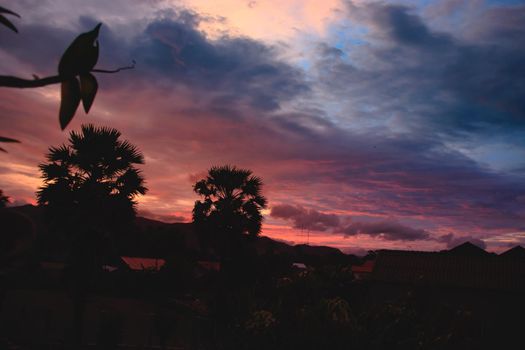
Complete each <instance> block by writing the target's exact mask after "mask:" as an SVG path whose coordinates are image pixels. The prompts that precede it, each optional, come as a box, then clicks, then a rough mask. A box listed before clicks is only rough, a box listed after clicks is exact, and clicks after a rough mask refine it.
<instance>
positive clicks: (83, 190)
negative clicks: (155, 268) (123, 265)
mask: <svg viewBox="0 0 525 350" xmlns="http://www.w3.org/2000/svg"><path fill="white" fill-rule="evenodd" d="M120 136H121V134H120V132H119V131H118V130H116V129H112V128H106V127H95V126H93V125H91V124H90V125H82V127H81V131H80V132H74V131H73V132H71V133H70V134H69V144H68V145H65V144H63V145H61V146H59V147H51V148H50V149H49V153H48V154H47V156H46V158H47V161H48V162H47V163H43V164H40V165H39V167H40V170H41V172H42V177H43V179H44V186H42V187H40V188H39V190H38V192H37V198H38V203H39V204H40V205H45V208H46V212H47V216H48V220H49V221H48V224H49V226H50V228H51V231H57V232H60V233H61V234H65V233H67V235H66V237H65V238H66V241H68V244H69V258H68V264H67V271H66V276H65V277H66V280H67V281H68V284H69V288H70V293H71V296H72V298H73V301H74V315H73V324H74V333H73V339H74V342H75V345H76V346H77V347H78V346H79V344H80V342H81V339H82V329H83V326H82V323H83V314H84V310H85V305H86V293H87V290H88V288H89V286H90V285H91V281H92V280H93V279H94V278H95V276H96V271H97V270H99V269H100V267H101V265H102V263H103V259H104V258H105V257H108V256H110V255H114V254H115V247H114V246H113V243H112V242H113V241H114V238H115V237H114V234H115V233H117V232H118V230H119V229H120V228H125V227H126V224H127V223H131V222H132V219H133V218H134V217H135V204H136V203H135V201H134V199H135V197H136V196H138V195H141V194H145V193H146V191H147V189H146V187H145V186H144V178H143V177H142V175H141V173H140V171H139V170H138V169H137V168H135V165H136V164H143V163H144V157H143V155H142V153H140V152H139V151H138V149H137V148H136V147H135V146H133V145H132V144H130V143H129V142H128V141H122V140H120V139H119V138H120ZM122 231H125V229H123V230H122Z"/></svg>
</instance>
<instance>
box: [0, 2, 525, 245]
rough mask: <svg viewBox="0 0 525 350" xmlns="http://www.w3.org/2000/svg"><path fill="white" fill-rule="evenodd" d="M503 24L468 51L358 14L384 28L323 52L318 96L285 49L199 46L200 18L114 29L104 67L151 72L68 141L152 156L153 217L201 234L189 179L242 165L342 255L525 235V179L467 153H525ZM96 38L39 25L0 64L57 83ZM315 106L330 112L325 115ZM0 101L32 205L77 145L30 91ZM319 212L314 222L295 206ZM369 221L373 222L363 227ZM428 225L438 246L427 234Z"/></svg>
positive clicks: (104, 91) (389, 15)
mask: <svg viewBox="0 0 525 350" xmlns="http://www.w3.org/2000/svg"><path fill="white" fill-rule="evenodd" d="M490 11H493V9H490V10H487V12H486V13H485V15H484V16H485V17H483V18H485V22H484V23H485V24H483V23H481V22H479V23H478V22H476V23H470V24H469V27H468V28H469V29H468V30H469V33H468V35H466V34H465V35H463V36H462V35H454V34H453V33H450V32H447V33H445V32H440V31H437V30H436V29H434V28H431V27H430V26H429V25H428V24H427V23H426V21H425V19H424V18H422V17H420V16H419V15H418V14H417V13H416V12H414V11H412V10H410V9H408V8H406V7H402V6H393V5H381V4H375V5H364V6H357V11H354V12H353V13H354V14H353V15H352V16H353V17H352V20H353V21H354V22H355V23H360V25H362V26H365V27H367V28H368V29H369V30H368V32H366V33H364V34H363V40H365V39H366V40H365V44H360V45H356V46H355V47H351V49H348V48H335V47H332V46H330V45H328V44H323V45H320V46H319V50H318V53H319V56H318V60H317V61H316V62H315V64H314V71H315V72H316V74H318V75H317V78H319V79H318V80H316V79H311V78H312V77H309V78H310V79H308V80H306V79H305V77H304V73H303V72H302V71H301V69H299V68H297V67H295V66H293V65H291V64H289V63H286V62H285V61H283V60H281V59H279V52H278V50H277V49H275V48H273V47H272V46H270V45H267V44H264V43H261V42H258V41H254V40H251V39H247V38H232V37H227V36H224V37H220V38H217V39H210V38H209V37H207V36H205V35H204V34H202V33H201V32H200V31H199V30H198V25H199V23H201V22H200V21H205V20H206V19H205V18H202V17H200V16H199V15H196V14H194V13H191V12H187V11H178V12H177V13H164V14H161V15H159V16H158V18H155V19H152V20H149V19H148V21H147V23H139V24H140V25H139V24H137V27H138V28H140V30H137V32H138V34H136V35H135V34H133V35H128V33H125V32H122V31H120V30H117V29H115V27H112V26H111V23H105V24H104V26H103V27H102V30H101V37H100V44H101V56H100V66H101V67H102V68H114V67H118V66H122V65H127V64H129V62H130V61H131V59H135V60H136V61H137V66H136V68H135V70H133V71H125V72H121V73H119V74H116V75H102V74H98V75H97V78H98V79H99V83H100V90H99V93H98V96H97V99H96V101H95V104H94V107H93V110H92V112H90V114H89V116H85V115H84V114H83V112H79V113H78V114H77V116H76V117H75V119H74V120H73V122H72V126H71V128H77V127H78V126H79V125H80V123H82V122H86V120H89V121H90V122H91V121H93V122H95V123H99V124H104V125H110V126H112V127H116V128H118V129H119V130H122V132H123V135H124V136H125V138H126V139H129V140H130V141H131V142H133V143H134V144H136V145H137V146H138V147H139V148H140V149H142V150H143V151H144V154H145V156H146V165H145V166H144V174H145V176H146V178H147V180H148V187H149V188H150V192H149V194H148V196H147V197H145V198H146V200H145V201H144V202H143V203H140V206H141V207H145V208H147V209H148V210H150V211H152V212H155V214H156V215H170V214H172V213H177V215H183V216H184V215H185V216H187V217H189V216H190V212H191V206H192V203H193V202H194V200H195V194H194V193H193V192H192V190H191V183H189V182H188V180H187V178H188V176H187V175H188V174H192V173H200V172H205V171H206V169H207V168H208V167H209V166H211V165H212V164H221V163H230V164H237V165H239V166H242V167H246V168H250V169H252V170H254V172H255V173H256V174H257V175H260V176H261V177H262V178H263V179H264V182H265V195H267V196H268V198H269V200H270V203H274V202H275V203H287V205H281V206H274V209H273V210H272V214H271V216H272V217H274V218H282V219H285V220H287V221H288V222H290V223H291V224H292V226H294V227H296V228H305V229H311V230H318V231H321V232H326V233H327V236H331V237H334V240H335V237H336V235H339V237H340V236H341V235H343V234H344V231H345V229H348V232H347V233H346V234H347V235H355V234H358V235H361V236H363V235H364V236H369V237H377V238H379V239H382V240H385V241H386V240H390V241H402V240H420V241H433V242H434V243H436V242H441V243H445V244H447V242H445V241H436V240H435V239H433V238H431V237H429V235H437V234H441V235H443V233H445V232H454V234H455V235H456V234H457V233H458V232H461V233H462V234H465V235H471V236H472V237H478V236H479V237H488V236H490V235H497V234H500V233H501V232H503V233H505V232H516V231H519V230H525V224H524V223H525V211H524V209H523V208H524V199H523V198H525V178H524V172H523V171H521V168H520V165H519V164H516V167H515V171H514V172H512V173H511V172H503V171H497V170H493V169H490V168H489V167H487V166H485V165H483V164H480V163H478V162H477V161H475V160H473V159H472V158H469V157H468V156H467V155H466V154H465V152H463V150H464V149H467V148H469V147H470V146H473V147H475V146H477V145H479V144H482V145H483V144H484V142H485V138H484V137H485V136H487V135H489V134H490V136H493V135H501V137H504V138H505V141H506V142H507V141H508V142H513V143H519V142H522V143H523V142H525V141H523V138H522V134H523V128H524V126H525V123H523V117H524V114H523V110H524V107H523V101H525V99H521V102H520V97H522V96H523V92H524V86H523V84H522V83H521V82H522V81H524V79H523V78H524V73H523V70H522V68H521V67H518V63H519V62H520V60H521V58H522V53H523V43H522V42H521V41H519V40H518V38H519V37H520V34H519V33H521V32H520V31H523V27H524V26H523V23H524V21H523V18H522V15H521V13H522V11H521V7H520V10H519V11H518V12H516V13H513V14H510V13H499V12H498V13H496V12H490ZM507 15H508V16H509V21H508V23H507V22H505V21H504V18H505V16H507ZM480 18H481V17H480ZM480 21H481V20H480ZM50 23H51V22H50ZM96 23H97V21H96V20H95V19H94V18H92V17H81V18H80V19H79V21H78V23H77V25H76V26H75V27H71V28H69V29H67V28H66V27H64V29H57V28H55V27H53V26H52V25H49V26H46V25H43V24H42V25H35V24H31V23H25V22H24V23H23V24H20V29H21V31H20V34H19V35H18V36H16V35H14V34H11V33H7V32H1V33H0V48H1V49H2V50H3V51H4V53H8V54H10V55H13V56H14V57H15V58H16V59H17V60H18V61H19V62H18V63H20V67H21V68H23V69H26V67H27V66H29V67H30V68H33V69H34V70H28V71H27V72H24V74H26V76H30V74H31V73H33V72H35V73H38V74H42V75H44V74H54V72H55V71H56V63H57V62H58V59H59V58H60V55H61V53H62V52H63V50H64V49H65V47H67V45H68V44H69V43H70V41H71V40H72V39H73V38H74V37H75V36H76V35H78V33H80V32H83V31H86V30H88V29H91V28H92V27H93V26H94V25H95V24H96ZM520 27H521V28H520ZM8 35H11V36H8ZM498 38H500V39H501V40H498ZM39 91H41V90H39ZM49 91H58V87H56V90H52V89H49V90H48V91H47V92H49ZM318 91H321V93H320V95H321V96H320V97H321V98H320V99H319V100H318V101H310V100H309V98H310V96H313V95H315V94H316V93H317V92H318ZM1 93H2V99H1V104H0V112H2V119H0V129H1V130H9V131H10V133H11V134H10V135H12V136H13V137H16V138H18V139H21V140H23V143H22V144H20V145H18V144H17V145H16V148H14V147H13V148H12V149H13V151H11V149H10V153H9V154H8V155H7V156H6V157H12V158H8V159H11V161H9V162H5V163H4V165H3V166H0V175H2V176H3V179H4V180H3V181H4V183H3V189H5V190H6V193H7V194H9V195H11V196H13V198H15V197H23V198H26V199H31V198H33V197H34V190H35V189H36V186H38V185H37V183H38V179H36V177H37V176H38V175H37V174H35V173H34V169H35V167H36V164H38V163H39V162H41V161H42V160H43V154H44V153H45V151H46V148H47V146H48V145H57V144H60V143H61V142H64V139H65V138H66V135H65V134H63V133H60V131H59V128H58V124H57V121H56V119H57V116H56V115H57V109H58V102H57V100H56V99H52V98H48V97H42V96H40V95H36V94H35V95H30V94H29V93H28V91H27V90H25V91H24V92H20V91H13V90H5V89H4V90H3V91H2V92H1ZM23 93H26V94H27V95H23ZM317 97H318V96H317ZM285 102H286V103H288V105H287V109H286V110H283V109H280V108H279V106H282V105H283V104H284V103H285ZM303 102H306V103H303ZM314 102H315V103H314ZM308 103H312V105H310V104H308ZM294 106H295V107H294ZM334 106H335V108H333V107H334ZM88 118H89V119H88ZM28 120H30V121H31V122H30V123H28ZM348 125H349V127H347V126H348ZM35 130H38V133H36V132H35ZM518 135H521V141H519V140H518V138H517V137H518ZM459 136H461V137H462V138H459ZM463 138H464V139H463ZM451 140H452V141H454V142H456V144H457V143H458V142H460V143H461V146H462V148H463V150H462V149H460V148H456V144H454V143H452V144H451V143H450V141H451ZM18 149H20V150H22V151H20V152H18V153H13V152H15V151H16V150H18ZM13 163H16V165H17V166H13ZM21 164H23V165H24V166H23V167H21V166H19V165H21ZM521 167H522V168H523V164H522V165H521ZM13 174H14V175H13ZM24 181H25V182H24ZM20 183H24V186H25V187H24V186H22V185H20ZM20 188H22V189H23V190H24V191H25V192H24V193H23V195H24V196H19V194H20V192H19V191H21V190H19V189H20ZM7 190H9V191H7ZM306 201H308V202H309V203H314V204H312V207H313V208H315V209H310V208H306V207H303V206H299V205H297V203H305V202H306ZM319 208H330V209H331V210H334V211H336V212H337V213H344V212H345V211H348V213H346V214H341V215H339V214H338V215H336V214H331V213H328V212H323V211H320V209H319ZM356 216H363V217H365V216H366V217H369V218H370V217H373V218H374V220H376V221H375V222H372V223H369V222H366V223H365V222H361V221H359V220H357V219H356V220H357V221H351V222H349V221H348V218H349V217H356ZM390 218H396V220H397V219H399V221H395V220H393V219H390ZM177 219H178V218H177ZM413 220H415V221H417V220H419V221H417V225H415V226H417V227H422V228H424V229H420V228H415V227H412V223H413V222H415V221H413ZM427 224H428V226H427ZM334 234H335V235H334ZM454 237H456V236H454ZM457 237H459V236H457ZM451 241H452V239H451ZM487 242H489V241H488V240H487ZM436 244H437V243H436Z"/></svg>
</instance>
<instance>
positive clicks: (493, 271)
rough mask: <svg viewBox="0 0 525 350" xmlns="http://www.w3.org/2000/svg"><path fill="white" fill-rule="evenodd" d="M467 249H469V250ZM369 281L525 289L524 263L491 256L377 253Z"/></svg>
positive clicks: (435, 253)
mask: <svg viewBox="0 0 525 350" xmlns="http://www.w3.org/2000/svg"><path fill="white" fill-rule="evenodd" d="M468 249H469V250H470V248H468ZM371 279H372V280H375V281H380V282H390V283H406V284H418V285H431V286H438V285H439V286H450V287H464V288H482V289H498V290H525V262H519V263H516V262H515V261H510V260H509V259H499V258H498V257H497V256H493V255H490V254H488V255H480V254H474V255H473V254H469V252H468V251H467V252H466V253H465V254H458V251H457V250H456V251H455V253H454V254H449V253H448V252H440V253H438V252H412V251H396V250H383V251H379V253H378V255H377V258H376V261H375V267H374V270H373V273H372V276H371Z"/></svg>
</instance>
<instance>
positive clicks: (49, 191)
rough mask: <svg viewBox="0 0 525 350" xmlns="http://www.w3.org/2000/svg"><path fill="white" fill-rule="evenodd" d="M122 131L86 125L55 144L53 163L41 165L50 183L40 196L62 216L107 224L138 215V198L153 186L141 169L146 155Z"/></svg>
mask: <svg viewBox="0 0 525 350" xmlns="http://www.w3.org/2000/svg"><path fill="white" fill-rule="evenodd" d="M120 136H121V134H120V132H119V131H118V130H116V129H112V128H107V127H95V126H93V125H91V124H89V125H82V128H81V131H80V132H75V131H73V132H71V133H70V136H69V144H68V145H65V144H63V145H61V146H59V147H51V148H50V149H49V153H48V154H47V156H46V157H47V161H48V163H43V164H40V165H39V167H40V170H41V172H42V177H43V179H44V186H42V187H40V188H39V190H38V192H37V198H38V203H39V204H40V205H47V207H48V209H49V211H50V212H51V213H52V214H54V215H52V216H54V219H56V221H59V222H62V223H64V222H66V223H70V224H74V225H78V223H79V220H80V221H81V222H82V223H84V224H85V223H87V224H89V225H90V226H91V227H103V228H106V229H107V228H111V226H114V224H119V223H121V222H122V221H129V220H131V219H132V218H133V217H134V216H135V204H136V203H135V201H134V198H135V197H136V196H138V195H143V194H145V193H146V191H147V189H146V187H145V186H144V178H143V177H142V175H141V172H140V170H138V169H137V168H135V165H136V164H144V157H143V155H142V153H140V152H139V151H138V149H137V148H136V147H135V146H133V145H132V144H130V143H129V142H128V141H122V140H120V139H119V138H120Z"/></svg>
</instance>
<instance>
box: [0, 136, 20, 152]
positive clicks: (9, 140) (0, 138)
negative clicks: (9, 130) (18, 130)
mask: <svg viewBox="0 0 525 350" xmlns="http://www.w3.org/2000/svg"><path fill="white" fill-rule="evenodd" d="M0 142H17V143H19V142H20V141H18V140H15V139H12V138H10V137H4V136H0ZM0 151H2V152H5V153H7V151H6V150H5V149H3V148H2V147H0Z"/></svg>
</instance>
